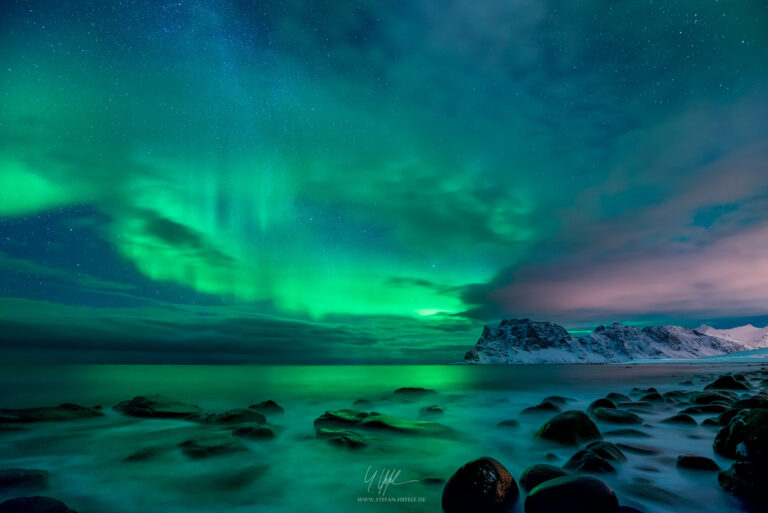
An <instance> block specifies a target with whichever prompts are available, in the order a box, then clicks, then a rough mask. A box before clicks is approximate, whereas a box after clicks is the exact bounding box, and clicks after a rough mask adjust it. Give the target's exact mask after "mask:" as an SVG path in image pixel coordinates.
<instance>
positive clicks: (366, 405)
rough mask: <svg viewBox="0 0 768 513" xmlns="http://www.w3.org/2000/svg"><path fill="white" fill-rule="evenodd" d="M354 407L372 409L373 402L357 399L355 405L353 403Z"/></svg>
mask: <svg viewBox="0 0 768 513" xmlns="http://www.w3.org/2000/svg"><path fill="white" fill-rule="evenodd" d="M352 405H353V406H357V407H358V408H370V407H371V401H369V400H368V399H357V400H355V402H354V403H352Z"/></svg>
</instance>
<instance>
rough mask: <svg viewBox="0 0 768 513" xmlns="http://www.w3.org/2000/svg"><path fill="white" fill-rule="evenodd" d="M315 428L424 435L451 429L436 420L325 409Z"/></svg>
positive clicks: (447, 431) (446, 431)
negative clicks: (406, 418) (344, 428)
mask: <svg viewBox="0 0 768 513" xmlns="http://www.w3.org/2000/svg"><path fill="white" fill-rule="evenodd" d="M314 426H315V429H318V428H321V427H330V428H334V427H342V428H343V427H352V426H354V427H357V428H360V429H371V430H380V431H391V432H393V433H401V434H409V435H425V436H448V435H451V434H453V430H452V429H451V428H449V427H448V426H445V425H443V424H440V423H438V422H430V421H424V420H405V419H400V418H397V417H393V416H391V415H384V414H383V413H377V412H371V413H368V412H364V411H360V410H335V411H327V412H325V413H324V414H322V415H321V416H320V417H318V418H316V419H315V422H314Z"/></svg>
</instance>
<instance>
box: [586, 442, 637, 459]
mask: <svg viewBox="0 0 768 513" xmlns="http://www.w3.org/2000/svg"><path fill="white" fill-rule="evenodd" d="M587 449H589V450H590V451H592V452H594V453H595V454H597V455H598V456H600V457H601V458H603V459H604V460H609V461H627V457H626V456H624V453H623V452H621V449H619V448H618V446H616V444H614V443H612V442H606V441H604V440H598V441H595V442H592V443H590V444H587Z"/></svg>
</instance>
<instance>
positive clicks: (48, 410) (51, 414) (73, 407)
mask: <svg viewBox="0 0 768 513" xmlns="http://www.w3.org/2000/svg"><path fill="white" fill-rule="evenodd" d="M103 415H104V414H103V413H102V412H100V411H99V410H97V409H96V408H88V407H87V406H81V405H79V404H73V403H62V404H60V405H58V406H41V407H38V408H19V409H8V408H5V409H0V418H1V419H2V422H3V423H6V424H15V423H22V422H54V421H63V420H78V419H88V418H92V417H102V416H103Z"/></svg>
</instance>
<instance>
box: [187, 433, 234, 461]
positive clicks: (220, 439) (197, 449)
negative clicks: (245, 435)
mask: <svg viewBox="0 0 768 513" xmlns="http://www.w3.org/2000/svg"><path fill="white" fill-rule="evenodd" d="M179 447H181V450H182V451H183V452H184V454H186V455H187V456H189V457H190V458H208V457H210V456H217V455H219V454H227V453H230V452H236V451H241V450H244V449H245V447H244V446H243V445H242V444H241V443H240V442H239V441H238V440H237V438H235V437H234V436H232V435H231V434H229V433H217V434H213V435H203V436H199V437H196V438H192V439H189V440H186V441H184V442H182V443H180V444H179Z"/></svg>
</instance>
